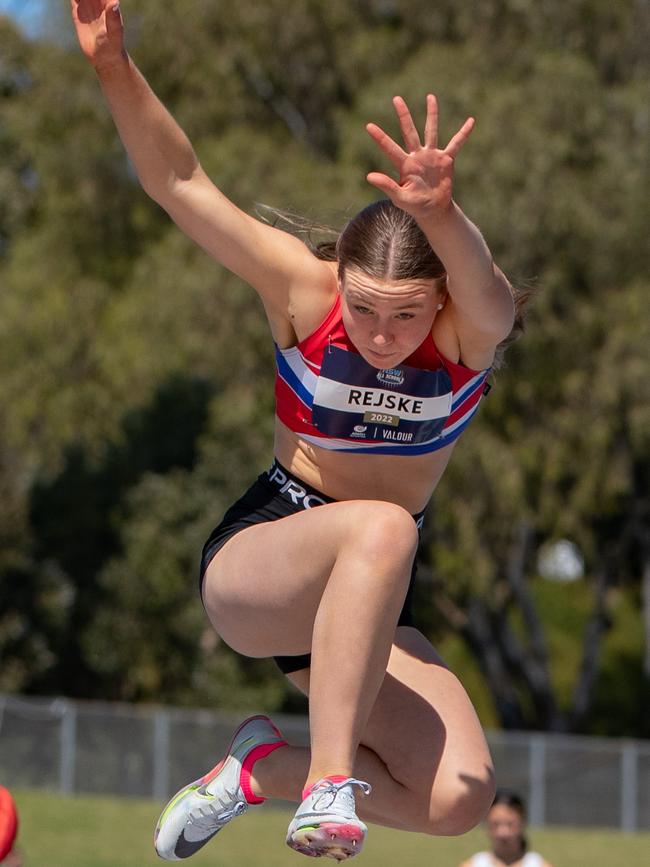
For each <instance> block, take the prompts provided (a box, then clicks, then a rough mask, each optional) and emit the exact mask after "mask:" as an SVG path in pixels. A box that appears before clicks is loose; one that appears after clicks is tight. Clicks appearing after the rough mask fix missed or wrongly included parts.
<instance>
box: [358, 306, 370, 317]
mask: <svg viewBox="0 0 650 867" xmlns="http://www.w3.org/2000/svg"><path fill="white" fill-rule="evenodd" d="M354 309H355V310H356V311H357V313H362V314H363V315H364V316H367V315H368V314H370V313H372V310H371V309H370V307H364V306H363V304H355V305H354Z"/></svg>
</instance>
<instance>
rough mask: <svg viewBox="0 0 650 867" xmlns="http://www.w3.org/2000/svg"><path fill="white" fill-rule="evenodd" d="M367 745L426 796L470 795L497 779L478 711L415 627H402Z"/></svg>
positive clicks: (366, 735) (393, 772) (396, 775)
mask: <svg viewBox="0 0 650 867" xmlns="http://www.w3.org/2000/svg"><path fill="white" fill-rule="evenodd" d="M362 742H363V743H364V744H365V745H366V746H368V747H369V748H370V749H372V750H374V752H376V753H377V754H378V755H379V756H380V757H381V758H382V759H383V761H384V763H385V764H386V766H387V767H388V770H389V771H390V773H391V776H393V777H394V778H395V779H396V780H398V781H399V782H401V783H403V784H404V785H405V786H406V787H407V788H409V789H411V790H412V791H417V792H420V793H421V794H426V793H432V794H433V796H434V797H435V795H436V793H437V792H442V791H444V792H446V793H448V794H449V793H454V794H455V795H462V792H463V791H464V790H467V793H468V794H471V791H472V789H473V788H483V787H484V786H485V784H486V783H489V782H490V780H491V778H492V776H493V768H492V759H491V757H490V751H489V749H488V746H487V743H486V741H485V736H484V734H483V729H482V727H481V724H480V722H479V720H478V717H477V715H476V711H475V710H474V707H473V705H472V703H471V701H470V699H469V697H468V695H467V693H466V692H465V689H464V687H463V686H462V684H461V683H460V681H459V680H458V678H457V677H456V676H455V675H454V674H453V673H452V672H451V671H450V670H449V669H448V668H447V667H446V666H445V664H444V663H443V662H442V660H441V658H440V656H439V655H438V654H437V653H436V651H435V650H434V648H433V647H432V646H431V644H430V643H429V642H428V641H427V639H426V638H425V637H424V635H422V633H421V632H419V631H418V630H417V629H414V628H412V627H408V626H400V627H398V628H397V631H396V635H395V643H394V644H393V648H392V651H391V655H390V660H389V663H388V670H387V673H386V677H385V679H384V682H383V684H382V687H381V690H380V692H379V696H378V697H377V701H376V703H375V705H374V708H373V710H372V713H371V715H370V718H369V720H368V725H367V728H366V731H365V733H364V736H363V740H362Z"/></svg>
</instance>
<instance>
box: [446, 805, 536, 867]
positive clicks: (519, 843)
mask: <svg viewBox="0 0 650 867" xmlns="http://www.w3.org/2000/svg"><path fill="white" fill-rule="evenodd" d="M485 830H486V831H487V834H488V837H489V838H490V851H489V852H477V853H476V855H473V856H472V857H471V858H470V859H469V861H463V863H462V864H461V865H460V867H552V865H551V864H549V863H548V861H545V860H544V858H542V856H541V855H540V854H539V852H532V851H530V850H529V849H528V841H527V839H526V807H525V805H524V802H523V800H522V799H521V798H520V797H519V795H517V794H515V793H514V792H508V791H506V790H504V789H501V790H499V791H498V792H497V793H496V796H495V798H494V801H493V803H492V806H491V807H490V810H489V812H488V814H487V817H486V820H485Z"/></svg>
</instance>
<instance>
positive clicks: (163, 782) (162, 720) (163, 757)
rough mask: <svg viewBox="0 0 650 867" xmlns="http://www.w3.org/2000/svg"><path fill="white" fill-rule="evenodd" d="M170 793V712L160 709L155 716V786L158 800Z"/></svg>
mask: <svg viewBox="0 0 650 867" xmlns="http://www.w3.org/2000/svg"><path fill="white" fill-rule="evenodd" d="M168 794H169V714H168V713H166V712H165V711H164V710H158V711H156V713H155V714H154V718H153V786H152V795H153V797H154V799H155V800H156V801H164V800H165V798H166V797H167V795H168Z"/></svg>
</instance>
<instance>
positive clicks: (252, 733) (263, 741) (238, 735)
mask: <svg viewBox="0 0 650 867" xmlns="http://www.w3.org/2000/svg"><path fill="white" fill-rule="evenodd" d="M285 745H286V741H285V740H284V738H283V737H282V734H281V733H280V731H279V730H278V729H277V728H276V727H275V726H274V725H273V723H272V722H271V720H270V719H269V718H268V717H266V716H252V717H249V719H247V720H244V722H243V723H242V724H241V725H240V726H239V728H238V729H237V731H236V732H235V734H234V735H233V738H232V741H231V743H230V746H229V747H228V752H227V753H226V756H225V757H224V758H223V759H222V760H221V761H220V762H219V764H218V765H217V766H216V767H214V768H213V769H212V770H211V771H208V773H207V774H205V775H204V776H203V777H201V778H200V779H199V780H195V781H194V782H193V783H189V785H187V786H185V787H184V788H182V789H181V790H180V791H179V792H177V793H176V794H175V795H174V797H173V798H172V799H171V801H170V802H169V803H168V804H167V806H166V807H165V809H164V810H163V812H162V815H161V816H160V819H158V824H157V825H156V830H155V833H154V846H155V848H156V852H157V853H158V855H160V857H161V858H164V859H165V861H181V860H182V859H183V858H189V857H190V855H194V853H195V852H198V851H199V849H201V848H202V847H203V846H205V844H206V843H207V842H208V841H209V840H211V839H212V838H213V837H214V835H215V834H217V833H218V832H219V831H220V830H221V829H222V828H223V827H224V825H227V824H228V822H230V820H231V819H234V818H235V817H236V816H241V815H242V813H245V812H246V810H248V807H249V805H250V804H261V803H262V801H264V800H265V799H264V798H260V797H258V796H257V795H255V793H254V792H253V791H252V789H251V786H250V772H251V769H252V767H253V764H254V763H255V762H256V761H257V759H261V758H264V756H267V755H268V754H269V753H271V752H273V750H275V749H277V748H278V747H282V746H285Z"/></svg>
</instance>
